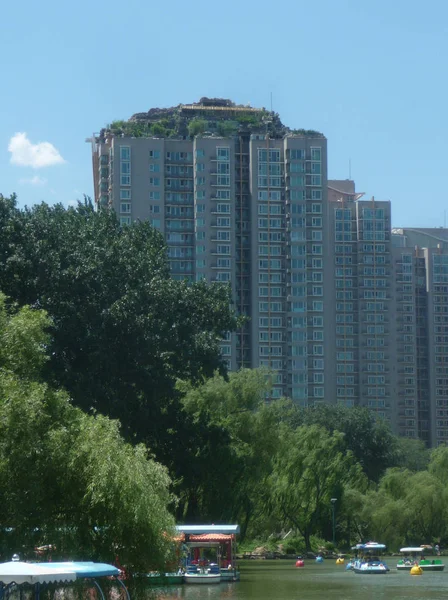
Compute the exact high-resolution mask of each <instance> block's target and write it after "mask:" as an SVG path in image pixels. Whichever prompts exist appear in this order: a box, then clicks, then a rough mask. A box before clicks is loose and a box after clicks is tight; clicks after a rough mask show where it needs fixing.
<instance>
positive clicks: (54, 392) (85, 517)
mask: <svg viewBox="0 0 448 600" xmlns="http://www.w3.org/2000/svg"><path fill="white" fill-rule="evenodd" d="M49 325H50V320H49V318H48V317H47V316H46V314H45V313H44V312H43V311H36V310H31V309H29V308H28V307H24V308H21V309H18V308H17V307H15V306H11V305H9V304H8V302H7V300H6V298H5V297H4V296H0V502H1V505H2V511H1V515H0V550H1V552H2V554H3V558H9V557H10V556H11V554H12V553H13V552H17V551H20V552H21V553H24V554H25V556H27V555H28V556H30V557H32V556H33V548H34V547H35V546H37V545H43V544H51V545H55V546H56V554H57V555H58V556H60V557H64V558H72V559H84V560H85V559H91V560H92V559H99V560H104V561H114V560H115V558H116V557H117V556H118V558H119V560H120V562H121V563H122V564H125V565H127V566H128V567H129V568H130V569H139V570H141V569H145V568H146V569H147V568H148V567H155V566H159V565H161V564H163V563H164V562H165V561H166V560H168V558H169V554H170V551H171V546H170V543H169V534H170V531H171V530H172V529H173V519H172V517H171V515H170V513H169V510H168V506H169V504H170V503H171V502H172V500H173V498H172V497H171V495H170V492H169V486H170V480H169V477H168V474H167V471H166V469H165V468H164V467H162V466H161V465H160V464H158V463H156V462H155V461H154V460H153V459H152V458H151V456H150V455H149V454H148V451H147V449H146V448H145V447H144V446H142V445H138V446H136V447H132V446H130V445H129V444H127V443H126V442H125V441H124V440H123V438H122V437H121V435H120V427H119V424H118V422H117V421H112V420H110V419H108V418H106V417H103V416H100V415H98V416H89V415H87V414H85V413H83V412H82V411H81V410H80V409H78V408H75V407H74V406H72V404H71V403H70V400H69V397H68V395H67V393H66V392H64V391H63V390H61V389H53V388H52V387H51V386H49V385H48V384H46V383H44V382H43V381H42V378H41V370H42V367H43V365H44V364H45V362H47V359H48V357H47V348H48V346H49V345H50V343H51V340H50V337H49V335H48V333H47V330H48V328H49ZM86 394H87V395H88V391H87V390H86Z"/></svg>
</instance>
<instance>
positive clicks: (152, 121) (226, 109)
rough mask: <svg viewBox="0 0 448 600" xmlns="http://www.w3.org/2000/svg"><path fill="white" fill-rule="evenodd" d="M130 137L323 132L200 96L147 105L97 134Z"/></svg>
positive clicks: (316, 135) (279, 134) (222, 100)
mask: <svg viewBox="0 0 448 600" xmlns="http://www.w3.org/2000/svg"><path fill="white" fill-rule="evenodd" d="M109 133H110V134H112V135H123V136H131V137H137V138H138V137H163V138H181V139H188V138H194V137H195V136H197V135H218V136H220V137H231V136H233V135H238V134H240V133H269V135H270V136H271V137H275V138H281V137H283V136H285V135H288V134H292V135H303V136H312V137H323V134H322V133H320V132H318V131H314V130H306V129H290V128H289V127H287V126H286V125H284V124H283V123H282V122H281V120H280V116H279V115H278V113H275V112H271V111H268V110H266V109H265V108H262V109H255V108H252V107H250V106H242V105H235V104H234V103H233V102H231V101H230V100H227V99H222V98H212V99H209V98H201V100H200V101H199V102H198V103H195V104H189V105H183V104H179V105H178V106H175V107H172V108H151V109H150V110H149V111H148V112H147V113H137V114H135V115H133V116H132V117H131V118H130V119H129V120H128V121H125V120H117V121H112V123H110V124H109V125H108V126H107V127H106V128H104V129H102V131H101V133H100V137H105V136H106V135H107V134H109Z"/></svg>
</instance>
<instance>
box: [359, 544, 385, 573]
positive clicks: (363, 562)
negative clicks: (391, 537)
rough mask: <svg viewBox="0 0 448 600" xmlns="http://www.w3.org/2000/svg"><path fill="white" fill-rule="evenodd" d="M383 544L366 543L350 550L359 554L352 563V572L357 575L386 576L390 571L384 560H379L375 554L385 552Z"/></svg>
mask: <svg viewBox="0 0 448 600" xmlns="http://www.w3.org/2000/svg"><path fill="white" fill-rule="evenodd" d="M385 549H386V546H385V545H384V544H378V542H367V543H366V544H357V545H356V546H354V547H353V548H352V550H356V551H357V552H360V553H361V555H362V556H361V557H360V558H357V559H356V560H355V561H354V563H353V568H352V571H354V572H355V573H357V574H358V575H386V573H389V571H390V569H389V567H388V566H387V564H386V563H385V561H384V560H381V559H380V558H379V557H378V556H377V554H378V553H379V552H381V551H382V550H385Z"/></svg>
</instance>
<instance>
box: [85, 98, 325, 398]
mask: <svg viewBox="0 0 448 600" xmlns="http://www.w3.org/2000/svg"><path fill="white" fill-rule="evenodd" d="M154 114H155V117H154V118H153V116H154ZM162 122H163V123H164V125H163V126H165V127H168V128H169V129H168V130H169V133H168V131H167V130H165V131H163V132H161V129H162V127H163V126H162V125H160V123H162ZM93 147H94V153H93V164H94V176H95V200H96V202H97V204H98V206H109V207H113V208H114V209H115V210H116V212H117V214H118V215H119V217H120V220H121V222H122V223H123V224H127V223H131V222H132V221H133V220H135V219H145V220H146V219H149V220H150V222H151V223H152V225H153V226H154V227H155V228H157V229H159V230H160V231H161V232H162V233H163V235H164V237H165V240H166V243H167V246H168V255H169V260H170V265H171V272H172V275H173V277H177V278H187V279H190V280H191V281H193V280H199V279H202V278H204V279H206V280H208V281H211V282H214V281H216V282H226V283H229V284H230V285H231V287H232V293H233V298H234V302H235V307H236V309H237V311H238V313H239V314H241V315H246V316H248V317H249V319H248V321H247V323H246V325H245V326H244V327H243V328H242V329H241V330H240V331H238V332H236V333H234V334H232V335H229V337H228V339H226V340H225V341H224V342H223V344H222V352H223V354H224V357H225V358H226V360H227V362H228V366H229V368H231V369H237V368H240V367H257V366H260V365H266V366H269V367H271V368H272V369H273V370H275V371H276V379H275V382H274V386H273V392H272V395H273V397H274V398H279V397H281V396H284V395H286V396H289V397H292V398H293V399H294V400H295V401H297V402H299V403H301V404H303V405H306V404H308V402H310V401H311V402H313V401H315V400H317V401H323V400H324V398H325V397H326V394H328V390H326V387H325V386H328V387H331V385H332V382H330V381H327V382H326V381H325V376H324V371H325V360H326V356H325V351H326V346H325V336H324V328H325V313H324V296H325V293H324V286H325V283H324V282H325V276H326V273H325V270H326V265H325V264H324V253H325V251H324V245H325V241H324V232H325V230H326V227H327V225H326V214H327V212H326V210H325V206H326V200H327V179H326V177H327V144H326V139H325V137H324V136H323V135H322V134H320V133H318V132H314V131H291V130H289V129H288V128H287V127H285V126H283V125H282V124H281V122H280V120H279V118H278V116H277V115H275V114H273V113H270V112H267V111H266V110H264V109H256V108H252V107H247V106H235V105H234V104H233V103H231V102H230V101H222V100H215V101H210V100H208V99H203V100H201V102H200V103H199V104H193V105H181V106H179V107H177V108H175V109H167V110H165V111H163V110H162V111H160V110H157V111H155V113H154V111H149V113H144V114H140V115H136V116H135V117H133V118H132V119H131V121H130V122H128V123H120V124H118V125H117V124H113V125H112V126H111V127H110V128H108V129H106V130H103V131H102V132H101V133H100V134H99V135H98V136H95V138H94V141H93Z"/></svg>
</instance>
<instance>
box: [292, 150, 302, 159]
mask: <svg viewBox="0 0 448 600" xmlns="http://www.w3.org/2000/svg"><path fill="white" fill-rule="evenodd" d="M289 158H290V159H291V160H304V159H305V150H302V149H295V150H290V152H289Z"/></svg>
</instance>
